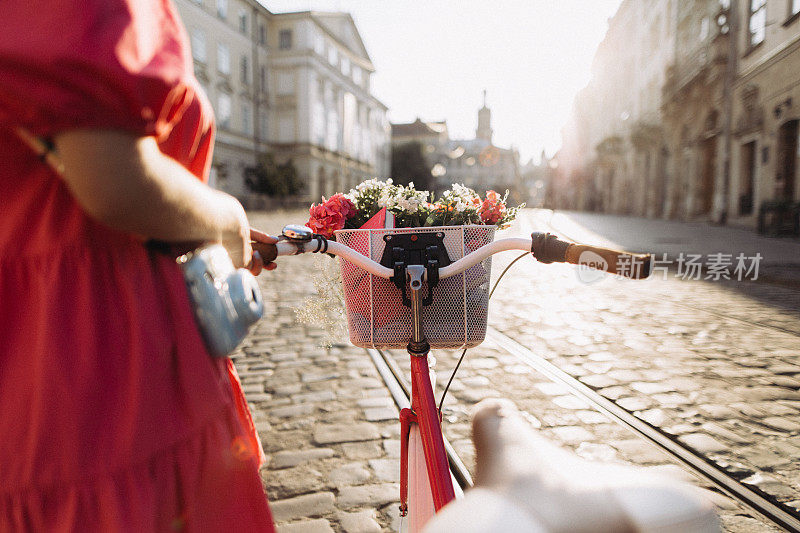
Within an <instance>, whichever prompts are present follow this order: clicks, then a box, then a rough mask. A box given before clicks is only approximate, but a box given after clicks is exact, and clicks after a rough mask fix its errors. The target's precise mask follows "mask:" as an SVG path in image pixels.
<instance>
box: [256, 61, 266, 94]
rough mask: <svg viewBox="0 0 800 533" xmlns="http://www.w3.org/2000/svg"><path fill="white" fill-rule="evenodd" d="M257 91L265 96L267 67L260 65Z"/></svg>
mask: <svg viewBox="0 0 800 533" xmlns="http://www.w3.org/2000/svg"><path fill="white" fill-rule="evenodd" d="M258 82H259V83H258V84H259V90H260V91H261V93H262V94H267V66H266V65H261V68H260V69H259V73H258Z"/></svg>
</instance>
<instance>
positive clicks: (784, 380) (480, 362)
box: [235, 212, 800, 532]
mask: <svg viewBox="0 0 800 533" xmlns="http://www.w3.org/2000/svg"><path fill="white" fill-rule="evenodd" d="M251 220H252V221H253V222H254V225H256V226H257V227H261V228H263V229H266V230H268V231H273V232H274V231H277V230H278V229H279V228H280V226H282V225H283V224H284V223H286V222H290V221H294V222H297V221H300V222H302V221H303V220H304V217H303V214H302V213H297V212H295V213H290V214H286V213H276V214H271V215H269V216H267V215H264V214H251ZM533 221H534V219H533V217H532V216H529V213H526V214H525V217H524V219H523V220H521V223H520V224H519V225H517V226H515V228H512V229H511V230H509V232H510V233H514V232H520V233H525V232H530V231H531V230H532V229H533V227H532V225H533ZM495 257H496V260H495V263H494V268H493V271H494V276H495V277H496V276H497V274H498V273H499V272H500V271H501V270H502V267H503V266H504V265H505V264H507V263H508V262H509V261H510V260H511V259H512V258H513V257H515V256H514V254H513V253H507V254H505V255H500V256H495ZM315 264H316V263H315V261H314V258H313V257H307V256H302V257H296V258H291V259H289V258H287V259H284V260H282V261H281V263H280V266H279V268H278V270H276V271H275V272H272V273H269V274H265V275H262V276H261V279H260V281H261V284H262V287H263V290H264V297H265V301H266V304H267V316H266V317H265V319H264V320H263V321H262V322H261V323H260V324H259V325H258V326H257V327H256V329H255V331H254V333H253V334H252V335H251V336H250V337H249V338H248V340H247V341H246V343H245V345H244V346H243V348H242V349H241V350H240V352H239V353H238V354H236V357H235V362H236V364H237V367H238V368H239V370H240V373H241V377H242V381H243V383H244V386H245V391H246V394H247V396H248V400H249V401H250V403H251V407H252V408H253V411H254V416H255V417H256V420H257V424H258V428H259V431H260V434H261V436H262V439H263V441H264V447H265V450H266V451H267V454H268V455H269V462H268V464H267V466H266V467H265V470H264V479H265V485H266V488H267V492H268V494H269V497H270V500H271V502H272V506H273V511H274V513H275V517H276V520H277V521H278V522H279V524H280V527H279V529H280V530H281V531H331V530H337V531H348V532H350V531H379V530H381V529H383V530H389V531H392V530H393V531H397V529H398V526H399V519H398V517H397V511H396V501H397V498H398V485H397V481H398V474H399V466H398V458H397V457H398V451H399V441H398V437H397V434H398V424H397V422H396V419H395V417H396V415H397V411H396V409H395V408H394V406H393V404H392V402H391V399H390V396H389V394H388V392H387V391H386V390H385V388H384V387H383V386H382V384H381V382H380V380H379V379H378V377H377V375H376V372H375V370H374V368H373V367H372V364H371V362H370V361H369V359H368V357H367V356H366V355H365V354H364V352H363V350H360V349H358V348H354V347H351V346H348V345H346V344H337V345H335V346H334V347H332V348H322V347H320V346H319V345H320V344H321V341H322V339H323V336H324V331H323V328H322V327H309V326H304V325H300V324H298V323H297V322H296V319H295V314H294V310H293V309H294V308H295V307H297V306H298V305H299V304H300V303H301V301H302V300H303V299H304V298H306V297H308V296H311V295H312V294H313V287H312V285H311V284H310V283H305V282H306V280H308V278H309V275H310V274H311V273H312V271H313V269H314V267H315ZM786 291H787V289H785V288H780V289H774V288H773V287H770V286H766V285H758V284H754V285H750V286H741V285H739V286H731V285H723V284H717V283H713V284H712V283H700V282H683V281H678V280H674V279H668V280H665V281H664V280H650V281H643V282H627V281H612V280H611V279H608V280H604V281H601V282H599V283H596V284H591V285H587V284H583V283H581V282H580V281H579V280H578V279H577V276H576V275H575V272H574V270H573V269H572V267H569V266H565V265H540V264H536V263H535V262H534V261H533V260H532V259H523V260H521V261H520V262H518V263H517V264H516V265H515V266H514V267H513V268H512V270H511V271H510V272H509V274H508V275H507V276H506V278H504V280H503V282H502V284H501V285H500V288H499V289H498V291H497V293H496V294H495V296H494V298H493V302H492V305H491V313H490V324H492V325H494V326H495V327H496V328H497V329H499V330H500V331H502V332H503V333H505V334H507V335H509V336H511V337H512V338H514V339H516V340H517V341H518V342H520V343H522V344H524V345H526V346H527V347H528V348H530V349H531V350H533V351H534V352H536V353H537V354H539V355H543V356H545V357H546V358H547V359H549V360H550V361H551V362H553V363H555V364H556V365H557V366H559V367H560V368H561V369H562V370H564V371H566V372H568V373H570V374H572V375H573V376H576V377H579V378H580V379H581V380H582V381H583V382H584V383H587V384H588V385H590V386H592V387H594V388H596V389H598V390H599V391H600V392H601V394H603V395H604V396H606V397H608V398H610V399H613V400H615V401H617V403H619V404H620V405H622V406H623V407H626V408H628V409H630V410H632V411H635V412H636V413H637V414H638V415H639V416H641V417H642V418H643V419H645V420H647V421H649V422H651V423H653V424H654V425H657V426H659V427H662V428H664V429H666V430H667V431H669V432H671V433H674V434H676V435H678V436H679V438H680V440H682V441H683V442H684V443H686V444H688V445H690V446H692V447H694V448H695V449H697V450H698V451H700V452H702V453H704V454H707V455H709V456H711V457H713V458H714V459H715V460H717V461H719V462H720V463H721V464H725V465H727V466H728V467H729V468H730V470H731V471H732V472H734V473H736V474H737V476H738V477H741V478H744V479H746V480H747V481H748V482H750V483H752V484H754V485H756V486H758V487H760V488H762V489H764V490H765V491H767V492H769V493H771V494H774V495H775V496H776V497H778V498H779V499H780V500H781V501H785V502H790V504H791V505H793V506H795V507H797V506H798V505H800V475H798V474H800V468H799V467H798V464H797V462H796V461H795V460H794V458H795V457H797V455H798V452H799V451H800V437H798V433H800V414H799V413H798V411H800V392H798V389H800V379H799V378H800V361H798V359H799V358H800V353H798V337H797V336H796V335H792V334H791V333H788V332H785V331H781V330H776V329H772V328H768V327H763V326H752V325H745V324H746V323H747V321H754V320H755V321H758V322H760V323H763V324H765V325H766V326H770V325H778V326H780V327H783V328H785V329H788V330H793V328H795V329H796V328H797V317H798V314H799V313H798V307H800V298H798V297H797V296H796V295H795V296H794V297H792V296H791V295H789V296H787V295H786ZM798 294H800V293H798ZM709 311H711V312H713V313H715V314H712V313H711V312H709ZM721 314H722V315H729V316H733V317H736V318H738V319H739V320H735V319H731V318H722V317H720V316H719V315H721ZM742 321H745V322H742ZM459 354H460V353H458V354H457V353H454V352H449V351H444V352H440V353H438V354H437V358H438V360H439V361H438V365H437V370H438V373H437V375H438V380H437V381H438V386H439V388H440V390H441V386H442V385H443V384H444V383H446V381H447V378H448V377H449V370H450V369H451V368H452V367H453V365H454V364H455V360H456V357H457V355H459ZM395 355H396V357H397V361H398V363H399V364H400V365H401V367H403V368H406V369H407V368H408V356H407V355H406V354H403V353H397V354H395ZM490 396H505V397H509V398H510V399H512V400H513V401H514V402H515V403H516V404H517V405H518V406H519V407H520V408H521V409H523V410H524V411H525V412H527V413H528V416H529V417H530V420H531V422H532V423H533V424H534V425H537V426H540V427H541V431H542V432H543V434H545V435H547V436H548V437H550V438H552V439H553V440H555V441H556V442H559V443H561V444H562V445H565V446H567V447H570V448H573V449H574V450H576V451H577V453H578V454H580V455H582V456H584V457H588V458H592V459H597V460H601V461H620V462H631V463H634V464H639V465H645V466H647V467H649V468H654V469H656V470H659V471H662V472H664V473H666V474H668V475H675V476H680V477H684V478H687V479H689V478H691V479H692V480H693V481H694V482H696V483H699V484H702V483H700V482H698V481H697V480H695V479H694V478H692V476H691V475H690V474H688V473H686V472H685V471H684V470H683V469H681V468H680V467H678V466H676V465H675V464H674V463H672V462H671V461H670V460H669V459H668V458H667V457H666V456H664V455H663V454H662V453H661V452H660V451H658V450H657V449H656V448H655V447H653V446H652V445H650V444H648V443H646V442H644V441H642V440H640V439H639V438H637V437H635V436H634V435H633V434H631V433H629V432H628V431H627V430H625V429H623V428H621V427H620V426H618V425H616V424H613V423H611V422H609V421H608V420H607V419H606V418H605V417H603V416H602V415H600V414H598V413H596V412H594V411H592V410H590V409H589V408H588V406H587V405H585V404H583V403H582V402H581V401H580V400H578V399H577V398H575V397H573V396H571V395H569V394H568V393H567V392H566V391H565V390H563V389H562V388H560V387H559V386H557V385H554V384H552V383H550V382H549V381H547V380H546V379H545V378H543V377H541V376H539V375H538V374H536V373H535V372H534V371H533V370H532V369H530V368H529V367H527V366H524V365H522V364H521V362H520V361H519V360H517V359H516V358H515V357H513V356H511V355H509V354H507V353H506V352H504V351H502V350H500V349H499V348H498V347H496V346H493V345H492V344H490V343H489V342H487V343H484V344H483V345H482V346H480V347H478V348H476V349H474V350H471V351H470V352H468V354H467V359H466V361H465V363H464V365H463V366H462V370H460V371H459V376H458V377H457V378H456V380H455V381H454V383H453V385H452V386H451V393H450V395H449V396H448V400H447V402H446V404H445V406H446V410H445V418H446V420H447V424H446V426H445V433H446V435H447V436H448V438H449V439H450V440H451V442H452V443H453V445H454V447H455V448H456V450H457V451H458V452H459V454H460V455H461V457H462V459H464V461H465V463H466V464H467V465H470V466H471V464H472V460H473V451H472V447H471V443H470V440H469V424H468V416H467V412H468V410H469V407H470V406H471V405H472V404H473V403H475V402H477V401H479V400H480V399H482V398H484V397H490ZM715 501H716V502H717V504H718V505H719V506H720V508H721V515H722V518H723V524H724V527H725V530H726V531H733V532H751V531H775V529H773V528H771V527H770V526H768V525H766V524H765V523H763V522H762V521H761V520H760V519H759V518H757V517H754V516H753V515H751V514H749V513H747V512H746V511H744V510H743V509H742V508H741V507H739V506H738V505H737V504H736V503H734V502H733V501H731V500H729V499H728V498H726V497H723V496H720V495H716V496H715Z"/></svg>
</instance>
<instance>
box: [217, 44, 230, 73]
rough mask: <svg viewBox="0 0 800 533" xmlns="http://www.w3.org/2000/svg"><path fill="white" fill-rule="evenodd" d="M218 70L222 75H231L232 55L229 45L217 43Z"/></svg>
mask: <svg viewBox="0 0 800 533" xmlns="http://www.w3.org/2000/svg"><path fill="white" fill-rule="evenodd" d="M217 70H218V71H220V72H221V73H222V74H230V73H231V53H230V50H228V45H227V44H222V43H217Z"/></svg>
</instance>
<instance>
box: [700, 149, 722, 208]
mask: <svg viewBox="0 0 800 533" xmlns="http://www.w3.org/2000/svg"><path fill="white" fill-rule="evenodd" d="M701 157H702V162H701V163H700V164H701V165H702V166H701V169H700V183H699V185H700V189H699V191H698V193H699V194H698V200H699V205H698V214H700V215H705V214H708V213H710V212H711V207H712V206H713V205H714V178H715V174H716V168H717V138H716V137H711V138H710V139H706V140H705V141H703V145H702V152H701Z"/></svg>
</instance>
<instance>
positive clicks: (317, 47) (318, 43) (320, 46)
mask: <svg viewBox="0 0 800 533" xmlns="http://www.w3.org/2000/svg"><path fill="white" fill-rule="evenodd" d="M314 51H315V52H316V53H318V54H319V55H321V56H324V55H325V38H324V37H323V36H322V35H319V34H317V35H315V36H314Z"/></svg>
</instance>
